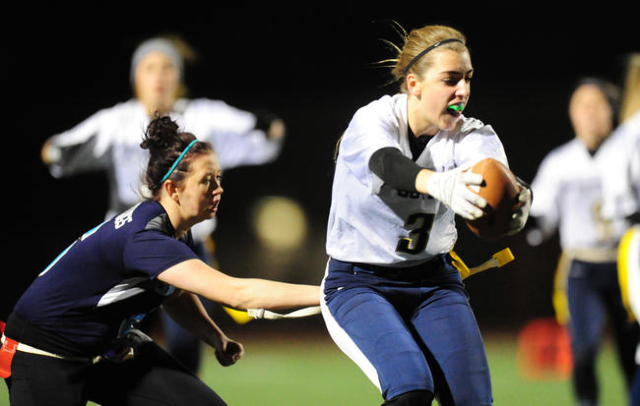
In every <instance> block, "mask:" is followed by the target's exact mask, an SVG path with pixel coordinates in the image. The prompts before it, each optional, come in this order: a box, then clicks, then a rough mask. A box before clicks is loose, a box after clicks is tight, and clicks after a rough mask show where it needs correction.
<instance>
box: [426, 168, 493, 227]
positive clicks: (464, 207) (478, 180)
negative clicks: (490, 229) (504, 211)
mask: <svg viewBox="0 0 640 406" xmlns="http://www.w3.org/2000/svg"><path fill="white" fill-rule="evenodd" d="M467 169H468V168H466V167H461V168H456V169H452V170H450V171H446V172H434V173H432V174H431V175H430V176H429V179H428V180H427V192H428V193H429V194H430V195H431V196H433V197H434V198H435V199H437V200H439V201H440V202H442V203H444V204H445V205H446V206H447V207H449V208H450V209H451V210H453V211H454V213H456V214H458V215H460V216H462V217H463V218H465V219H466V220H475V219H477V218H480V217H482V215H483V211H482V209H484V208H485V207H486V206H487V201H486V200H485V199H484V198H483V197H481V196H479V195H477V194H476V193H474V192H472V191H471V190H470V189H469V188H468V187H467V186H479V185H481V184H482V182H483V178H482V175H479V174H477V173H472V172H466V170H467Z"/></svg>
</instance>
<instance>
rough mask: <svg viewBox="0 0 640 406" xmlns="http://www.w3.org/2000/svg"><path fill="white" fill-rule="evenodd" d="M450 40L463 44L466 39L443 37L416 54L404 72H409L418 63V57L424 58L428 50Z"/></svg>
mask: <svg viewBox="0 0 640 406" xmlns="http://www.w3.org/2000/svg"><path fill="white" fill-rule="evenodd" d="M449 42H459V43H461V44H462V45H464V41H462V40H461V39H458V38H449V39H443V40H442V41H438V42H436V43H435V44H433V45H431V46H430V47H428V48H427V49H425V50H424V51H422V52H420V53H419V54H418V55H416V56H415V57H414V58H413V59H412V60H411V62H409V64H407V66H406V67H405V68H404V74H405V75H406V74H407V73H409V69H411V67H412V66H413V64H414V63H416V62H417V61H418V59H420V58H422V57H423V56H424V54H426V53H427V52H429V51H431V50H432V49H434V48H437V47H439V46H440V45H444V44H448V43H449Z"/></svg>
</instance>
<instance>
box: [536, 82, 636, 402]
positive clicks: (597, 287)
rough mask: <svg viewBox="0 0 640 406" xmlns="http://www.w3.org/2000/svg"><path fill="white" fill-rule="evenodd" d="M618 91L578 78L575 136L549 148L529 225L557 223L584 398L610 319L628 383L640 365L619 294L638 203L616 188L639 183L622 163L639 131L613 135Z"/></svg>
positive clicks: (593, 395)
mask: <svg viewBox="0 0 640 406" xmlns="http://www.w3.org/2000/svg"><path fill="white" fill-rule="evenodd" d="M618 92H619V91H618V89H617V87H615V86H614V85H613V84H611V83H608V82H607V81H604V80H602V79H598V78H584V79H582V80H580V81H579V83H578V85H577V86H576V88H575V89H574V90H573V91H572V93H571V97H570V100H569V118H570V120H571V124H572V126H573V130H574V133H575V134H574V137H573V139H571V140H570V141H567V142H565V143H563V144H562V145H560V146H558V147H556V148H554V149H553V150H552V151H550V152H549V153H548V154H547V156H545V158H544V159H543V160H542V162H541V163H540V167H539V168H538V172H537V173H536V176H535V177H534V179H533V182H532V183H531V186H532V189H533V191H534V194H535V195H536V202H535V204H533V206H532V208H531V217H532V221H531V223H532V224H531V225H534V224H535V225H536V227H535V228H533V229H532V230H531V231H530V232H529V233H535V232H536V230H537V231H538V233H539V234H540V235H541V236H542V237H545V236H546V237H549V236H552V235H554V233H555V232H556V231H557V232H558V234H559V237H560V247H561V249H562V260H561V265H560V266H559V268H558V272H559V273H558V276H557V277H556V280H557V283H558V287H559V288H560V287H562V289H558V291H557V292H558V293H557V299H556V302H555V304H556V311H557V315H558V316H559V317H558V319H559V321H561V322H564V323H566V324H567V327H568V331H569V334H570V337H571V350H572V355H573V370H572V384H573V393H574V397H575V400H576V404H580V405H597V404H599V401H600V386H601V380H600V379H598V375H597V371H596V365H597V359H598V353H599V350H600V347H601V345H602V342H603V337H604V332H605V331H606V327H607V325H608V326H609V327H610V328H611V332H612V333H613V334H612V336H613V338H614V342H615V347H616V350H617V353H618V359H619V361H620V366H621V370H622V372H623V375H624V377H625V383H626V384H628V386H630V384H631V381H632V377H633V374H634V372H635V370H636V365H635V362H634V359H633V356H634V351H635V348H636V345H637V342H638V341H637V340H638V328H637V327H638V326H637V324H635V323H632V322H631V318H630V317H629V314H628V312H627V309H625V306H624V302H623V300H622V294H621V289H620V286H619V283H618V266H619V265H621V264H619V263H618V254H619V250H620V247H619V244H620V241H621V239H622V237H623V235H624V233H625V231H626V230H628V229H629V227H630V222H629V219H627V218H625V216H626V215H630V214H632V213H633V211H634V210H637V208H638V202H637V200H636V199H637V197H635V196H634V195H633V193H630V194H629V196H627V195H626V194H623V193H617V192H614V191H617V190H622V191H624V190H625V189H626V188H627V187H628V189H629V191H632V190H633V189H634V186H635V185H634V183H633V182H632V181H631V179H627V178H626V176H625V175H627V174H628V175H631V174H632V173H633V172H632V170H631V167H630V166H629V168H628V169H626V168H624V163H629V164H630V162H631V161H633V160H635V161H637V156H638V155H637V154H638V152H639V151H640V150H639V149H638V147H639V146H640V144H639V143H638V137H637V133H636V134H634V133H633V131H628V132H627V133H624V132H622V131H624V128H625V127H620V130H619V132H618V135H616V137H617V138H611V137H612V136H613V135H612V130H613V129H614V128H615V125H616V123H617V119H616V117H617V116H618V111H619V109H618V107H617V106H618ZM630 128H633V127H630ZM632 156H633V157H634V158H631V157H632ZM627 157H628V158H627ZM619 166H622V167H623V169H622V170H620V171H619V168H618V167H619ZM618 171H619V172H618ZM609 176H612V177H609ZM614 179H615V180H614ZM627 182H629V183H627ZM635 182H636V184H637V180H636V181H635ZM618 185H622V186H623V187H622V188H618V187H617V186H618ZM618 197H619V198H618ZM607 201H609V202H610V205H609V207H610V209H613V210H615V212H614V213H613V215H607V212H608V210H605V204H606V202H607ZM534 235H535V234H534ZM530 241H531V239H530ZM532 242H535V241H532ZM559 299H562V300H559ZM560 303H561V304H562V305H563V306H559V304H560ZM565 306H566V308H565ZM563 313H566V316H564V317H562V314H563Z"/></svg>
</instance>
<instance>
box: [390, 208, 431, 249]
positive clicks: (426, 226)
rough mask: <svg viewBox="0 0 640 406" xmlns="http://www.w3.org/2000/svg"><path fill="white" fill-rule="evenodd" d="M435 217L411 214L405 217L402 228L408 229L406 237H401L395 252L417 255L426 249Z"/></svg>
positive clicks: (429, 214)
mask: <svg viewBox="0 0 640 406" xmlns="http://www.w3.org/2000/svg"><path fill="white" fill-rule="evenodd" d="M435 218H436V215H435V214H433V213H413V214H411V215H410V216H409V217H407V221H405V223H404V226H405V227H406V228H410V230H411V231H410V232H409V236H408V237H401V238H400V240H399V241H398V245H397V246H396V251H397V252H404V253H407V254H417V253H419V252H422V251H424V249H425V248H427V242H428V241H429V232H430V231H431V226H433V220H434V219H435Z"/></svg>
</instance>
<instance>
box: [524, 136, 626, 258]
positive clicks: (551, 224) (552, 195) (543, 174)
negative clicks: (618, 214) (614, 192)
mask: <svg viewBox="0 0 640 406" xmlns="http://www.w3.org/2000/svg"><path fill="white" fill-rule="evenodd" d="M607 142H608V140H606V141H605V143H607ZM605 150H606V145H605V144H603V145H602V146H601V148H600V149H599V150H598V151H597V152H596V153H595V155H593V156H591V154H590V153H589V151H588V150H587V148H586V147H585V146H584V144H583V143H582V142H581V141H580V140H578V139H577V138H574V139H573V140H571V141H569V142H567V143H565V144H563V145H561V146H559V147H557V148H555V149H554V150H552V151H551V152H550V153H549V154H548V155H547V156H546V157H545V158H544V159H543V161H542V163H541V164H540V167H539V168H538V173H537V174H536V176H535V178H534V180H533V182H532V184H531V189H532V191H533V196H534V198H533V203H532V206H531V215H532V216H535V217H537V218H538V219H539V220H540V223H541V225H542V227H543V229H544V230H545V231H546V232H547V233H549V232H550V231H553V230H555V229H558V231H559V234H560V246H561V247H562V249H563V250H565V251H578V252H589V251H590V252H595V251H597V249H615V247H616V246H617V244H618V241H619V239H620V237H621V236H622V234H623V233H624V231H625V230H626V229H627V225H626V224H625V222H624V221H623V220H621V219H612V220H608V219H605V218H604V217H603V215H602V205H603V196H604V194H603V191H604V188H603V181H602V173H603V168H606V167H607V163H606V162H607V160H605V159H604V158H605V157H606V156H605V154H604V152H605Z"/></svg>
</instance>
